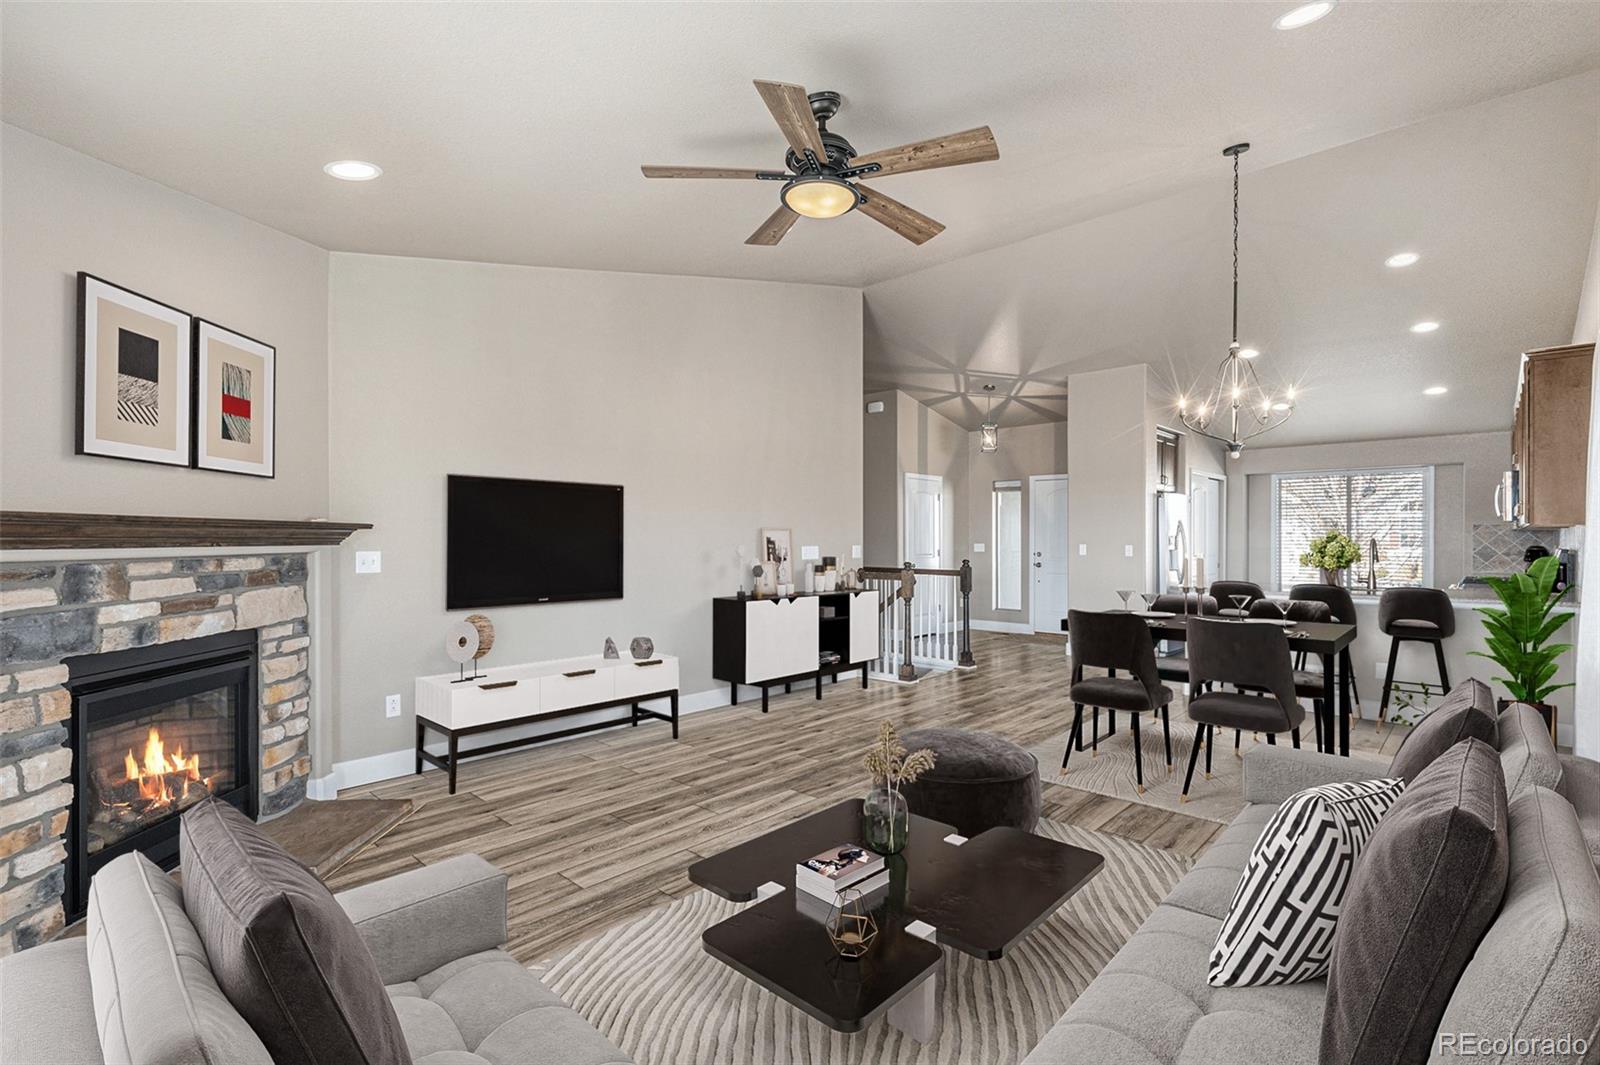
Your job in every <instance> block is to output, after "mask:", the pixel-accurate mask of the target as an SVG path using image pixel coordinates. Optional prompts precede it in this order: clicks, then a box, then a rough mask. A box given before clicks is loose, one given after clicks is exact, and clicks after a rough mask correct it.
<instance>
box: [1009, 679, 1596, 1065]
mask: <svg viewBox="0 0 1600 1065" xmlns="http://www.w3.org/2000/svg"><path fill="white" fill-rule="evenodd" d="M1452 694H1454V693H1452ZM1471 694H1472V696H1473V697H1475V698H1477V699H1479V700H1487V699H1489V694H1488V690H1487V689H1486V688H1482V686H1481V685H1478V686H1477V690H1474V691H1473V692H1472V693H1471ZM1489 705H1490V707H1491V710H1492V706H1493V704H1492V701H1491V702H1490V704H1489ZM1497 725H1498V733H1499V736H1498V741H1499V742H1498V745H1497V746H1498V749H1499V752H1500V766H1501V769H1502V771H1503V773H1504V778H1505V788H1506V793H1507V799H1508V806H1507V813H1508V817H1507V825H1508V833H1507V834H1508V838H1509V872H1508V877H1507V884H1506V890H1505V895H1504V897H1503V900H1502V902H1501V904H1500V908H1499V911H1498V913H1497V914H1496V915H1495V916H1494V918H1493V921H1492V923H1491V924H1490V926H1489V928H1488V931H1487V933H1486V934H1485V935H1484V936H1483V937H1482V939H1481V940H1479V942H1478V944H1477V947H1476V952H1475V953H1474V954H1473V955H1472V957H1471V960H1470V961H1469V962H1468V964H1467V967H1466V969H1465V971H1464V972H1462V974H1461V976H1460V978H1459V980H1458V981H1457V982H1456V983H1455V987H1454V990H1453V992H1452V993H1451V995H1450V998H1449V1003H1448V1006H1447V1007H1446V1009H1445V1013H1444V1017H1443V1019H1442V1020H1441V1021H1440V1023H1439V1024H1438V1027H1437V1030H1436V1035H1435V1038H1434V1039H1433V1040H1432V1045H1433V1050H1432V1055H1431V1060H1435V1061H1445V1060H1451V1059H1454V1058H1457V1057H1470V1058H1471V1059H1472V1060H1474V1061H1486V1062H1511V1061H1515V1062H1517V1063H1519V1065H1521V1063H1528V1062H1551V1063H1555V1062H1561V1063H1564V1065H1572V1063H1575V1062H1587V1063H1594V1062H1600V874H1597V867H1596V862H1597V861H1600V764H1597V763H1595V762H1590V761H1587V760H1584V759H1578V758H1571V757H1567V756H1558V755H1557V753H1556V751H1555V748H1554V747H1553V746H1552V745H1551V743H1550V737H1549V734H1548V733H1547V732H1545V731H1544V729H1543V728H1542V727H1541V726H1540V721H1539V718H1538V715H1537V714H1535V713H1534V712H1533V711H1532V710H1531V709H1530V708H1528V707H1523V706H1513V707H1511V708H1510V709H1508V710H1507V711H1506V712H1505V713H1504V714H1502V715H1500V716H1499V719H1498V722H1497ZM1389 771H1390V767H1387V766H1384V765H1383V764H1382V763H1377V762H1372V761H1365V760H1360V759H1351V758H1339V757H1335V756H1331V755H1322V754H1317V753H1314V752H1311V751H1298V750H1294V749H1291V748H1288V747H1269V746H1265V745H1263V746H1260V747H1257V748H1256V749H1254V750H1252V751H1250V752H1249V754H1247V755H1246V756H1245V762H1244V797H1245V799H1246V800H1247V801H1248V805H1247V806H1246V807H1245V808H1244V809H1243V810H1242V811H1241V812H1240V813H1239V815H1238V816H1237V817H1236V818H1235V819H1234V821H1233V822H1232V824H1230V825H1229V826H1228V827H1227V828H1226V829H1225V830H1224V831H1223V833H1222V834H1221V835H1220V836H1218V837H1217V839H1216V840H1215V841H1214V842H1213V843H1212V845H1211V847H1210V848H1209V849H1208V850H1207V851H1206V852H1205V854H1204V855H1203V856H1202V857H1201V858H1200V860H1199V861H1198V862H1197V863H1196V864H1195V866H1194V868H1193V869H1192V870H1191V871H1190V872H1189V873H1188V874H1187V875H1186V876H1185V877H1184V878H1183V879H1182V880H1181V881H1180V882H1179V883H1178V885H1177V886H1176V887H1175V888H1174V889H1173V891H1172V892H1171V894H1169V895H1168V896H1167V898H1166V899H1165V900H1164V901H1163V902H1162V903H1161V905H1160V906H1158V907H1157V908H1156V910H1155V912H1154V913H1152V914H1151V915H1150V917H1149V918H1148V919H1147V920H1146V921H1145V922H1144V924H1143V925H1142V926H1141V927H1140V928H1139V930H1138V931H1137V932H1136V933H1135V934H1134V935H1133V937H1132V938H1131V939H1130V940H1129V941H1128V942H1127V943H1126V944H1125V945H1124V946H1123V948H1122V949H1121V950H1120V951H1119V952H1118V953H1117V954H1116V955H1115V956H1114V957H1113V958H1112V959H1111V961H1110V962H1109V963H1108V964H1107V965H1106V967H1105V969H1104V970H1102V971H1101V973H1100V974H1099V976H1097V977H1096V978H1095V980H1094V981H1093V982H1092V983H1091V984H1090V985H1089V987H1088V988H1087V989H1086V990H1085V991H1084V993H1083V994H1082V995H1081V996H1079V998H1078V999H1077V1001H1076V1002H1074V1003H1073V1005H1072V1006H1071V1008H1070V1009H1068V1011H1067V1013H1066V1014H1065V1015H1064V1016H1063V1017H1062V1018H1061V1019H1060V1020H1059V1021H1058V1022H1057V1023H1056V1025H1055V1026H1054V1027H1053V1028H1052V1029H1051V1030H1050V1031H1049V1032H1048V1033H1047V1034H1046V1036H1045V1038H1044V1040H1043V1041H1041V1042H1040V1044H1039V1045H1038V1046H1037V1047H1035V1048H1034V1050H1033V1052H1032V1053H1031V1054H1030V1055H1029V1056H1028V1057H1027V1059H1026V1062H1025V1065H1175V1063H1176V1065H1237V1063H1240V1062H1255V1061H1260V1062H1273V1063H1275V1065H1277V1063H1282V1065H1302V1063H1303V1065H1315V1063H1316V1062H1317V1061H1318V1058H1319V1052H1320V1046H1321V1042H1322V1027H1323V1019H1324V1018H1323V1013H1324V1010H1323V1007H1324V1002H1325V998H1326V997H1327V994H1328V982H1327V980H1325V979H1324V980H1315V981H1311V982H1307V983H1300V984H1289V985H1283V986H1273V987H1241V988H1229V987H1220V988H1219V987H1212V986H1210V985H1209V984H1208V983H1207V981H1206V973H1207V961H1208V957H1209V954H1210V951H1211V948H1212V946H1213V944H1214V943H1215V941H1216V937H1217V930H1218V929H1219V928H1220V927H1221V924H1222V920H1223V917H1224V916H1225V915H1226V913H1227V911H1228V907H1229V905H1230V903H1231V901H1232V898H1233V893H1234V890H1235V888H1236V887H1237V886H1238V883H1239V879H1240V876H1241V875H1242V873H1243V870H1244V866H1245V863H1246V861H1247V859H1248V857H1249V855H1250V851H1251V848H1252V847H1253V845H1254V844H1255V841H1256V838H1257V837H1258V836H1259V835H1260V833H1261V830H1262V829H1263V828H1264V827H1265V826H1266V824H1267V822H1268V820H1270V819H1271V817H1272V815H1273V814H1274V813H1275V812H1276V811H1277V808H1278V804H1279V803H1280V802H1282V801H1283V800H1284V799H1285V798H1287V797H1288V796H1289V795H1292V794H1293V793H1295V792H1296V791H1299V790H1302V789H1304V788H1308V787H1313V786H1316V785H1318V784H1325V783H1330V782H1334V781H1340V780H1352V779H1370V778H1375V777H1382V776H1386V775H1388V774H1389ZM1397 775H1398V774H1397ZM1361 932H1362V930H1361V929H1359V928H1352V927H1349V926H1348V925H1347V924H1343V923H1342V924H1341V925H1340V926H1339V928H1338V932H1337V935H1338V936H1340V937H1343V936H1352V935H1360V934H1361ZM1337 961H1338V954H1337V952H1336V954H1335V965H1336V966H1337ZM1547 1037H1548V1038H1549V1039H1551V1040H1556V1042H1552V1043H1549V1044H1545V1043H1543V1042H1542V1040H1544V1039H1545V1038H1547ZM1563 1038H1565V1040H1566V1042H1565V1043H1562V1042H1559V1040H1561V1039H1563ZM1468 1040H1471V1041H1473V1042H1472V1045H1471V1047H1470V1049H1469V1047H1468V1045H1467V1041H1468ZM1483 1040H1505V1041H1506V1042H1505V1043H1504V1044H1503V1046H1504V1049H1503V1050H1501V1049H1500V1047H1501V1044H1498V1043H1493V1042H1491V1043H1489V1044H1487V1046H1486V1045H1485V1044H1484V1043H1483V1042H1482V1041H1483ZM1515 1040H1521V1041H1522V1042H1515ZM1574 1040H1582V1041H1583V1042H1582V1043H1581V1044H1576V1045H1575V1044H1574V1042H1573V1041H1574ZM1580 1045H1581V1046H1582V1047H1583V1049H1581V1050H1580V1049H1577V1046H1580Z"/></svg>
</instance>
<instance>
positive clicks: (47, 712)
mask: <svg viewBox="0 0 1600 1065" xmlns="http://www.w3.org/2000/svg"><path fill="white" fill-rule="evenodd" d="M173 550H174V552H175V553H174V554H172V555H170V556H163V557H154V558H128V559H118V558H107V559H103V560H81V561H80V560H73V561H61V562H51V561H44V562H20V561H6V562H4V563H3V564H0V670H3V672H0V956H3V955H5V954H9V953H11V952H13V951H16V950H22V949H25V948H27V947H30V946H33V945H34V944H35V943H38V942H41V941H43V940H45V939H49V938H50V937H51V936H53V935H55V934H56V933H57V932H58V931H60V930H61V928H62V924H63V921H64V910H63V908H62V894H63V890H64V887H65V874H66V866H65V856H66V842H65V841H66V833H67V819H68V807H69V805H70V803H71V799H72V784H71V783H70V779H71V776H72V764H71V762H72V752H71V751H70V750H69V749H68V748H67V746H66V739H67V731H66V727H65V722H66V719H67V718H68V717H69V716H70V715H71V713H72V699H71V695H70V694H69V693H68V691H67V689H66V688H65V687H64V686H63V685H64V684H65V683H66V680H67V667H66V666H65V665H63V664H62V659H63V658H66V657H69V656H72V655H80V654H92V653H97V652H102V651H117V650H123V649H126V648H130V647H146V646H150V645H152V644H161V643H171V642H173V641H176V640H186V639H192V638H196V637H201V636H209V635H212V634H215V633H221V632H231V631H234V630H237V629H256V630H258V645H257V652H258V655H259V690H258V698H259V711H260V725H259V727H260V730H261V731H260V743H259V749H260V761H259V766H258V771H259V781H260V796H259V809H260V815H261V816H262V817H263V818H266V817H270V816H272V815H274V814H278V813H282V812H283V811H285V810H288V809H290V808H292V807H294V806H295V805H297V804H298V803H300V802H301V800H303V799H304V798H305V797H306V786H307V782H308V779H309V777H310V775H311V754H310V743H311V740H310V737H309V735H308V734H309V732H310V729H311V715H310V709H311V703H312V699H311V675H310V673H311V671H310V664H311V662H312V660H313V650H312V647H311V641H312V635H313V630H312V627H311V625H310V617H309V606H308V604H309V603H310V602H311V601H312V600H313V599H314V597H313V596H311V595H310V594H308V586H307V584H308V569H309V566H308V561H309V560H308V556H307V554H306V553H304V552H294V551H287V552H274V553H268V552H262V553H251V552H249V551H248V550H241V551H240V552H239V553H237V554H233V553H228V554H212V553H206V554H204V555H193V556H191V555H187V554H182V553H178V552H181V551H182V549H173ZM108 554H110V552H108Z"/></svg>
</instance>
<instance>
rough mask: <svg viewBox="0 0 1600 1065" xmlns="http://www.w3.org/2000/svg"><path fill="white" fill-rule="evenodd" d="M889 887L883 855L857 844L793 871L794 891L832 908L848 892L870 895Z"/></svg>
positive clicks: (810, 860) (832, 850)
mask: <svg viewBox="0 0 1600 1065" xmlns="http://www.w3.org/2000/svg"><path fill="white" fill-rule="evenodd" d="M888 883H889V869H888V867H887V865H886V864H885V863H884V860H883V855H881V854H874V853H873V852H872V851H869V850H867V849H866V848H865V847H861V846H857V845H856V844H854V843H844V844H840V845H839V846H836V847H829V848H828V849H827V850H825V851H823V852H822V853H821V854H818V855H815V856H814V857H811V858H807V859H806V860H805V861H803V862H801V863H800V864H799V865H796V866H795V867H794V886H795V888H796V889H798V890H800V891H803V892H805V893H806V894H808V895H812V896H814V897H816V898H818V899H821V900H822V901H824V902H827V903H829V904H830V905H837V904H838V903H839V902H840V896H841V895H843V894H844V893H845V892H846V891H854V892H860V893H861V894H862V895H869V894H871V893H872V892H874V891H876V890H878V889H879V888H880V887H884V886H886V885H887V884H888Z"/></svg>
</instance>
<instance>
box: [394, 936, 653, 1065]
mask: <svg viewBox="0 0 1600 1065" xmlns="http://www.w3.org/2000/svg"><path fill="white" fill-rule="evenodd" d="M388 992H389V996H390V998H392V999H393V1001H394V1006H395V1012H396V1013H397V1014H398V1015H399V1017H400V1025H401V1027H402V1028H403V1029H404V1030H405V1037H406V1043H407V1044H408V1045H409V1046H410V1049H411V1054H412V1057H413V1058H414V1059H415V1060H416V1062H417V1065H457V1063H460V1065H468V1063H478V1062H486V1063H488V1065H591V1063H600V1062H625V1061H627V1060H628V1058H627V1056H626V1055H624V1054H623V1053H622V1052H621V1051H620V1050H618V1049H617V1048H616V1047H614V1046H612V1045H611V1044H610V1043H608V1042H607V1041H606V1039H605V1037H604V1036H602V1035H601V1034H600V1033H599V1032H597V1031H595V1030H594V1028H593V1027H592V1026H591V1025H590V1024H589V1022H588V1021H586V1020H584V1019H583V1018H582V1017H581V1016H579V1015H578V1014H577V1013H576V1012H575V1011H573V1010H572V1009H570V1008H569V1007H568V1006H567V1005H566V1004H565V1003H563V1002H562V1001H561V999H560V997H558V996H557V995H556V994H555V992H553V991H551V990H550V989H549V988H547V987H545V986H544V984H543V983H541V982H540V981H539V978H538V977H536V976H534V975H533V974H532V973H531V972H529V971H528V970H526V969H524V968H523V967H522V966H521V965H519V964H518V963H517V962H516V960H515V959H514V958H512V957H511V955H509V954H507V953H505V952H504V951H502V950H485V951H480V952H478V953H476V954H469V955H467V956H466V957H464V958H458V959H456V960H455V961H452V962H450V963H449V964H447V965H443V966H440V967H439V968H438V969H435V970H434V971H433V972H430V973H427V974H425V975H423V976H421V977H418V978H417V979H416V980H414V981H408V982H406V983H403V984H391V985H389V988H388Z"/></svg>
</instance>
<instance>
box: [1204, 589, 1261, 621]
mask: <svg viewBox="0 0 1600 1065" xmlns="http://www.w3.org/2000/svg"><path fill="white" fill-rule="evenodd" d="M1206 594H1208V595H1210V596H1211V597H1212V598H1213V599H1215V600H1216V601H1217V608H1218V610H1217V612H1218V613H1219V614H1221V615H1223V616H1224V617H1239V616H1240V612H1239V608H1238V607H1236V606H1234V604H1233V596H1236V595H1247V596H1249V597H1250V600H1249V602H1247V603H1245V605H1244V609H1245V610H1249V609H1250V604H1251V603H1254V602H1255V601H1256V600H1257V599H1265V598H1266V597H1267V593H1266V592H1263V591H1262V590H1261V585H1259V584H1257V583H1256V582H1255V581H1212V582H1211V587H1210V588H1207V589H1206Z"/></svg>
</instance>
